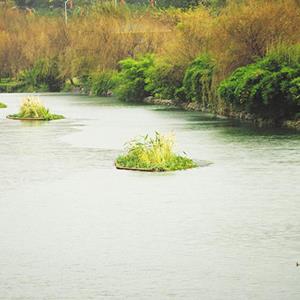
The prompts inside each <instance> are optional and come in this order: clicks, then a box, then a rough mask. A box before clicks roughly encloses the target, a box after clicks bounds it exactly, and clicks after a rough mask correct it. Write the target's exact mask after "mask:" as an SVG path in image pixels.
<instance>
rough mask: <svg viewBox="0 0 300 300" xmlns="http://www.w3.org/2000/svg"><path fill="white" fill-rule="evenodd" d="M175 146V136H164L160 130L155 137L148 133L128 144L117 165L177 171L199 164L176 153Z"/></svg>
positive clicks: (130, 167)
mask: <svg viewBox="0 0 300 300" xmlns="http://www.w3.org/2000/svg"><path fill="white" fill-rule="evenodd" d="M173 147H174V137H173V136H164V135H161V134H160V133H158V132H156V133H155V136H154V137H153V138H151V137H149V136H148V135H146V136H145V137H142V138H137V139H134V140H133V141H131V142H130V143H129V144H128V146H127V148H128V153H127V154H126V155H121V156H119V157H118V158H117V160H116V166H117V167H121V168H128V169H144V170H153V171H175V170H183V169H189V168H194V167H196V166H197V164H196V163H195V162H193V160H191V159H189V158H187V157H183V156H179V155H176V154H175V153H174V152H173Z"/></svg>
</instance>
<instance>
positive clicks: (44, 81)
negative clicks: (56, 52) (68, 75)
mask: <svg viewBox="0 0 300 300" xmlns="http://www.w3.org/2000/svg"><path fill="white" fill-rule="evenodd" d="M19 80H20V81H22V82H23V83H24V86H25V89H26V91H42V92H46V91H50V92H59V91H60V90H61V89H62V87H63V85H64V80H63V79H62V78H60V76H59V69H58V63H57V60H55V59H40V60H38V61H37V62H36V63H35V64H34V66H33V67H32V68H31V69H29V70H25V71H23V72H21V73H20V74H19Z"/></svg>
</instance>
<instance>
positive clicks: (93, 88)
mask: <svg viewBox="0 0 300 300" xmlns="http://www.w3.org/2000/svg"><path fill="white" fill-rule="evenodd" d="M83 82H84V89H85V90H86V91H89V93H90V94H92V95H95V96H108V95H109V93H110V92H111V91H112V90H113V88H114V87H115V83H116V72H115V71H111V70H109V71H102V72H95V73H92V74H91V75H90V76H88V77H87V78H84V79H83Z"/></svg>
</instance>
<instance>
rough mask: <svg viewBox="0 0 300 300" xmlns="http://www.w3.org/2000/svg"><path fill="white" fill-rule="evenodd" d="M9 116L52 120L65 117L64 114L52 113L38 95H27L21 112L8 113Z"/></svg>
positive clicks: (19, 118) (18, 118) (26, 119)
mask: <svg viewBox="0 0 300 300" xmlns="http://www.w3.org/2000/svg"><path fill="white" fill-rule="evenodd" d="M7 118H8V119H13V120H25V121H51V120H59V119H64V116H62V115H56V114H52V113H50V111H49V109H48V108H46V107H45V106H44V104H43V103H42V102H41V101H40V99H39V98H38V97H35V96H27V97H25V98H24V99H23V100H22V103H21V106H20V111H19V113H17V114H13V115H8V116H7Z"/></svg>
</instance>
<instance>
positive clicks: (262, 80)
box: [219, 45, 300, 122]
mask: <svg viewBox="0 0 300 300" xmlns="http://www.w3.org/2000/svg"><path fill="white" fill-rule="evenodd" d="M286 53H290V55H292V56H289V55H287V54H286ZM219 94H220V96H221V97H222V98H223V99H224V100H225V101H226V102H227V103H230V104H232V105H233V107H234V108H235V109H238V110H242V111H246V112H249V113H253V114H255V115H257V116H259V117H262V118H267V119H272V120H274V121H276V122H281V121H282V120H283V119H289V118H293V117H295V116H296V114H297V113H299V112H300V46H299V45H298V46H294V47H292V48H290V50H284V51H283V50H280V49H279V50H278V49H276V50H274V51H271V52H270V53H269V54H268V55H267V56H266V57H265V58H263V59H260V60H258V61H257V62H256V63H254V64H250V65H248V66H246V67H241V68H239V69H237V70H236V71H235V72H234V73H233V74H232V75H231V76H230V77H229V78H228V79H226V80H224V81H223V82H221V84H220V87H219Z"/></svg>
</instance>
